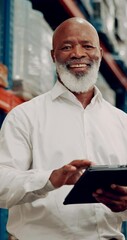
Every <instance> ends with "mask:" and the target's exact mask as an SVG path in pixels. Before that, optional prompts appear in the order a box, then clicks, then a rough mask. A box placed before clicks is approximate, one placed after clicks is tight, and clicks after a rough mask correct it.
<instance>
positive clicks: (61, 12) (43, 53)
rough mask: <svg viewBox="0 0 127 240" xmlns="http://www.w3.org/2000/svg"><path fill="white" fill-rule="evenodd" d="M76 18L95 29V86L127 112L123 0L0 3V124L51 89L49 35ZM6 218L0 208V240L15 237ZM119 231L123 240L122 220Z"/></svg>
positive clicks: (126, 6)
mask: <svg viewBox="0 0 127 240" xmlns="http://www.w3.org/2000/svg"><path fill="white" fill-rule="evenodd" d="M74 16H79V17H83V18H85V19H87V20H88V21H90V22H91V23H92V24H93V25H94V27H95V28H96V30H97V31H98V34H99V37H100V42H101V46H102V48H103V52H104V54H103V59H102V63H101V67H100V72H99V78H98V82H97V86H98V88H99V89H100V90H101V92H102V94H103V97H104V98H105V99H106V100H107V101H109V102H110V103H111V104H112V105H114V106H116V107H118V108H120V109H122V110H123V111H125V112H127V37H126V36H127V0H120V1H119V0H31V1H30V0H0V126H1V124H2V122H3V120H4V118H5V117H6V115H7V113H8V112H9V111H10V110H11V109H12V108H14V107H15V106H16V105H18V104H21V103H22V102H25V101H28V100H29V99H31V98H33V97H35V96H37V95H40V94H42V93H44V92H46V91H49V90H50V89H51V88H52V87H53V85H54V83H55V81H56V73H55V68H54V65H53V63H52V59H51V57H50V49H51V48H52V34H53V31H54V29H55V28H56V27H57V26H58V25H59V24H60V23H61V22H62V21H64V20H66V19H67V18H69V17H74ZM107 121H108V120H107ZM7 218H8V211H7V210H6V209H0V240H12V239H14V237H13V236H9V234H8V233H7V231H6V222H7ZM121 231H122V232H123V233H124V235H125V237H126V239H127V224H126V222H124V223H123V225H122V229H121Z"/></svg>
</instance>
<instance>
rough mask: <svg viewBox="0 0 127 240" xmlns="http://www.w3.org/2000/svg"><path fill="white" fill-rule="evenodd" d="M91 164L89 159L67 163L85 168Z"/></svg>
mask: <svg viewBox="0 0 127 240" xmlns="http://www.w3.org/2000/svg"><path fill="white" fill-rule="evenodd" d="M91 164H92V162H91V161H89V160H74V161H72V162H71V163H70V164H69V165H72V166H75V167H76V168H86V167H88V166H90V165H91Z"/></svg>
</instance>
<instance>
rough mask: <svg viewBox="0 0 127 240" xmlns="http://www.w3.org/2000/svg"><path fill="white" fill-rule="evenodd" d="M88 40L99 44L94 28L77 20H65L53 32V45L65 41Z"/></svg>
mask: <svg viewBox="0 0 127 240" xmlns="http://www.w3.org/2000/svg"><path fill="white" fill-rule="evenodd" d="M74 40H78V41H88V42H91V43H93V44H97V45H98V44H99V38H98V35H97V32H96V30H95V29H94V28H93V27H92V26H91V25H90V24H87V23H86V24H85V23H84V22H83V23H79V22H67V23H65V24H63V25H62V26H61V27H60V28H58V30H57V31H56V33H55V34H54V47H55V46H56V45H59V44H62V43H64V42H66V41H74Z"/></svg>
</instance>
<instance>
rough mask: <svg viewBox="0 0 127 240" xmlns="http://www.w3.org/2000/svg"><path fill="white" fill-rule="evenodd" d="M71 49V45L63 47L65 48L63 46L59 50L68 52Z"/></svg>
mask: <svg viewBox="0 0 127 240" xmlns="http://www.w3.org/2000/svg"><path fill="white" fill-rule="evenodd" d="M71 48H72V46H71V45H65V46H63V47H62V48H61V50H64V51H68V50H70V49H71Z"/></svg>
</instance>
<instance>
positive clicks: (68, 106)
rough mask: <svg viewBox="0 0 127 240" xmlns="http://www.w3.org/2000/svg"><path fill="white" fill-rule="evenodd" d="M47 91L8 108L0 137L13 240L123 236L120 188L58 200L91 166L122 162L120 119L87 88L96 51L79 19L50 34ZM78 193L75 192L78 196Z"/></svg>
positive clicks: (125, 123)
mask: <svg viewBox="0 0 127 240" xmlns="http://www.w3.org/2000/svg"><path fill="white" fill-rule="evenodd" d="M51 55H52V58H53V61H54V63H55V64H56V70H57V75H58V81H57V82H56V84H55V86H54V87H53V89H52V90H51V91H49V92H47V93H45V94H43V95H41V96H38V97H36V98H34V99H32V100H30V101H28V102H26V103H23V104H21V105H19V106H18V107H16V108H14V109H13V110H12V111H11V112H10V113H9V114H8V115H7V117H6V119H5V121H4V123H3V126H2V129H1V138H0V148H1V149H0V183H1V185H0V207H2V208H9V220H8V226H7V229H8V231H9V232H10V233H11V234H12V235H14V236H15V237H17V238H18V239H19V240H29V239H30V240H35V239H36V240H51V239H52V240H65V239H66V240H91V239H94V240H99V239H102V240H104V239H110V240H111V239H112V240H113V239H119V240H120V239H124V236H123V235H122V233H121V223H122V221H123V220H125V219H126V217H127V211H126V209H127V188H126V187H122V186H116V185H114V184H113V185H111V189H112V191H109V192H106V191H104V189H97V191H96V192H95V193H93V195H94V196H95V198H96V199H97V201H98V203H96V204H77V205H75V204H74V205H73V204H72V205H66V206H65V205H64V204H63V201H64V199H65V197H66V195H67V194H68V192H69V191H70V189H71V188H72V186H73V184H75V182H76V181H77V180H78V179H79V177H80V176H81V175H82V172H83V170H84V169H85V168H86V167H87V166H89V165H91V164H93V163H94V164H110V165H111V164H126V163H127V146H126V142H127V116H126V114H125V113H124V112H122V111H121V110H118V109H116V108H115V107H113V106H111V105H110V104H109V103H108V102H106V101H105V100H104V99H103V98H102V95H101V93H100V91H99V90H98V89H97V87H95V83H96V80H97V76H98V70H99V65H100V61H101V57H102V49H101V47H100V44H99V38H98V35H97V32H96V30H95V28H94V27H93V26H92V25H91V24H90V23H88V22H87V21H86V20H84V19H81V18H77V17H76V18H70V19H68V20H66V21H64V22H63V23H62V24H61V25H60V26H58V28H57V29H56V30H55V32H54V36H53V49H52V51H51ZM82 194H83V193H82Z"/></svg>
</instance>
